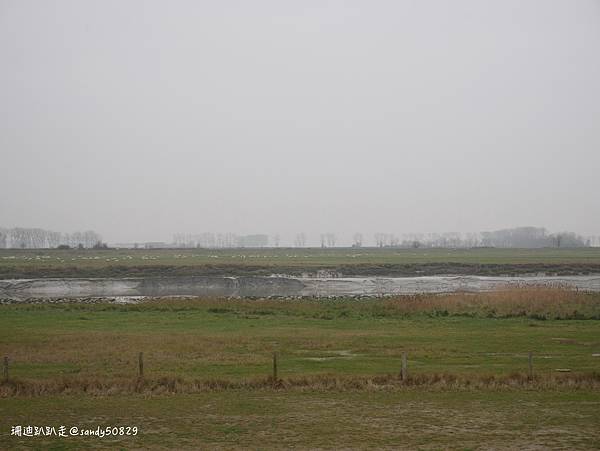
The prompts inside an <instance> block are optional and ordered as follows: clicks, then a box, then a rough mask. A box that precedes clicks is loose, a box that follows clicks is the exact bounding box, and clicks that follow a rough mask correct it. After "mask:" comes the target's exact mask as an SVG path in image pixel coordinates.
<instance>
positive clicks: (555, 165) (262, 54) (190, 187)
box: [0, 0, 600, 244]
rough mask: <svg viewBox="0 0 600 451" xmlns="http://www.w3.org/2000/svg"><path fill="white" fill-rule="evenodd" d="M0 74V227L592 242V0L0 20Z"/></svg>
mask: <svg viewBox="0 0 600 451" xmlns="http://www.w3.org/2000/svg"><path fill="white" fill-rule="evenodd" d="M0 64H1V70H0V157H1V158H0V161H1V165H2V170H1V176H0V226H5V227H13V226H26V227H43V228H48V229H52V230H57V231H65V232H68V231H74V230H82V229H94V230H96V231H98V232H100V233H101V234H102V235H103V236H104V237H105V238H106V239H107V240H108V241H111V242H115V241H133V240H165V241H168V240H170V239H171V237H172V234H173V233H174V232H203V231H231V232H235V233H255V232H264V233H275V232H279V233H280V234H281V235H282V236H283V237H286V238H287V242H288V243H290V242H291V241H292V240H293V236H294V234H295V233H296V232H300V231H304V232H307V233H308V234H309V236H310V234H311V233H312V234H317V233H319V232H327V231H336V232H338V234H339V235H341V236H344V235H345V236H347V237H349V236H350V235H351V234H352V233H353V232H355V231H362V232H363V233H364V234H365V235H369V234H371V233H373V232H375V231H385V232H393V233H398V234H400V233H403V232H416V231H422V232H436V231H439V232H441V231H478V230H492V229H497V228H503V227H510V226H516V225H539V226H546V227H547V228H549V229H550V230H565V229H567V230H573V231H576V232H579V233H583V234H600V197H599V193H600V176H599V173H600V1H598V0H562V1H557V0H538V1H534V0H529V1H528V0H497V1H482V0H472V1H461V0H454V1H442V0H440V1H433V0H432V1H427V0H425V1H423V0H418V1H377V0H374V1H366V0H363V1H351V0H347V1H324V0H315V1H310V0H302V1H299V0H298V1H282V0H273V1H261V0H254V1H242V0H240V1H227V0H225V1H216V0H215V1H189V2H186V1H166V0H165V1H106V0H102V1H100V0H98V1H79V0H77V1H42V0H40V1H23V0H15V1H7V0H0ZM342 244H343V243H342Z"/></svg>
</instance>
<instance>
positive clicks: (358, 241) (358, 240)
mask: <svg viewBox="0 0 600 451" xmlns="http://www.w3.org/2000/svg"><path fill="white" fill-rule="evenodd" d="M352 239H353V241H354V242H353V243H352V247H362V243H363V236H362V233H360V232H356V233H355V234H354V236H353V237H352Z"/></svg>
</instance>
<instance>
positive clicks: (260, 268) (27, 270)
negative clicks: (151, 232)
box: [0, 262, 600, 279]
mask: <svg viewBox="0 0 600 451" xmlns="http://www.w3.org/2000/svg"><path fill="white" fill-rule="evenodd" d="M322 273H329V274H336V275H337V276H338V277H417V276H452V275H461V276H472V275H475V276H522V275H540V274H544V275H549V276H575V275H593V274H599V275H600V264H597V263H524V264H475V263H455V262H454V263H453V262H440V263H393V264H362V263H361V264H343V265H317V266H310V267H304V266H289V265H284V264H283V265H282V264H277V265H250V264H220V265H219V264H200V265H190V266H173V265H160V264H156V265H144V266H135V265H118V264H116V265H112V264H111V265H108V266H102V267H98V268H94V267H92V268H86V267H81V266H66V267H56V266H45V265H44V264H40V265H38V266H35V267H26V266H13V265H10V266H5V267H0V279H46V278H50V279H55V278H141V277H146V278H149V277H152V278H154V277H159V278H160V277H200V276H203V277H213V276H216V277H224V276H231V277H244V276H247V277H250V276H253V277H254V276H270V275H272V274H286V275H290V276H293V277H302V278H305V277H319V276H320V274H322Z"/></svg>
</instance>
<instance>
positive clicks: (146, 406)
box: [0, 289, 600, 449]
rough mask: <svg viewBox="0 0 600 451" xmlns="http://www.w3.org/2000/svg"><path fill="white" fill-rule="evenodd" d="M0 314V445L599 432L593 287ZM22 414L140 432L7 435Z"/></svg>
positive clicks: (573, 444) (470, 443)
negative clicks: (4, 375) (3, 375)
mask: <svg viewBox="0 0 600 451" xmlns="http://www.w3.org/2000/svg"><path fill="white" fill-rule="evenodd" d="M0 313H1V314H0V355H7V356H9V358H10V366H9V376H10V378H9V382H3V383H1V384H0V437H1V440H0V447H2V448H4V449H15V448H19V447H23V448H26V447H30V448H39V449H48V448H50V447H55V448H53V449H70V448H80V447H92V448H97V447H106V448H113V449H114V448H118V447H123V448H125V449H129V448H168V447H171V448H181V449H185V448H189V449H194V448H196V449H197V448H211V449H212V448H219V447H221V448H253V449H264V448H287V447H300V448H314V447H321V448H344V447H345V448H364V447H394V448H401V447H405V448H410V449H414V448H419V447H420V448H423V449H440V448H444V449H446V448H452V449H476V448H479V447H482V446H484V447H496V448H517V447H525V448H526V447H528V446H529V447H538V448H565V449H589V448H593V447H598V446H600V432H599V431H600V428H598V425H599V424H600V413H599V412H600V410H599V409H598V407H600V294H590V293H574V292H570V291H564V290H550V289H547V290H542V289H529V290H510V291H505V292H495V293H483V294H477V295H468V294H456V295H443V296H433V295H429V296H426V295H423V296H411V297H399V298H391V299H371V300H360V301H359V300H343V299H328V300H312V301H308V300H303V301H277V300H218V299H189V300H177V299H175V300H170V299H165V300H155V301H150V302H145V303H142V304H138V305H114V304H108V303H99V304H82V303H77V302H74V303H60V304H47V303H46V304H31V303H29V304H10V305H1V306H0ZM139 352H143V353H144V377H143V379H139V378H138V353H139ZM274 352H277V354H278V379H279V381H278V382H275V381H273V380H272V379H269V377H270V376H271V375H272V356H273V353H274ZM403 352H406V353H408V368H409V380H408V381H404V382H403V381H401V380H400V378H399V376H398V373H399V371H400V367H401V355H402V353H403ZM529 352H533V353H534V358H533V362H534V365H533V368H534V378H533V379H532V380H529V379H528V377H527V376H528V353H529ZM558 369H561V370H567V369H568V370H570V372H567V373H565V372H558V371H557V370H558ZM29 424H31V425H50V426H56V427H58V426H60V425H66V426H78V427H83V426H85V427H93V428H95V427H97V426H101V427H106V426H113V425H116V426H137V427H139V428H140V433H139V435H138V436H137V437H120V438H104V439H99V438H96V437H71V438H68V439H67V438H53V439H47V438H40V437H34V438H26V437H20V438H19V437H14V436H10V428H11V426H14V425H29Z"/></svg>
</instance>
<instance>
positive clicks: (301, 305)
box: [100, 286, 600, 320]
mask: <svg viewBox="0 0 600 451" xmlns="http://www.w3.org/2000/svg"><path fill="white" fill-rule="evenodd" d="M105 307H108V308H119V309H124V310H145V309H150V310H165V311H177V310H193V309H198V308H204V309H208V310H209V311H212V312H215V313H240V314H270V313H278V312H284V313H286V314H291V315H298V316H311V315H313V314H316V313H318V312H320V311H322V310H323V309H324V308H326V307H327V308H340V309H341V308H343V309H344V310H345V311H346V314H349V313H355V314H364V315H376V316H409V315H418V314H429V315H433V316H453V315H459V316H474V317H494V318H511V317H529V318H533V319H542V320H543V319H600V293H595V292H585V291H574V290H570V289H567V288H548V287H543V286H540V287H526V288H509V289H499V290H495V291H490V292H482V293H467V292H459V293H444V294H417V295H397V296H386V297H383V298H325V299H314V298H308V299H306V298H303V299H287V298H286V299H237V298H184V299H178V298H163V299H149V300H146V301H145V302H142V303H141V304H138V305H125V306H114V305H111V306H106V304H105ZM100 308H102V307H100Z"/></svg>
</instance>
